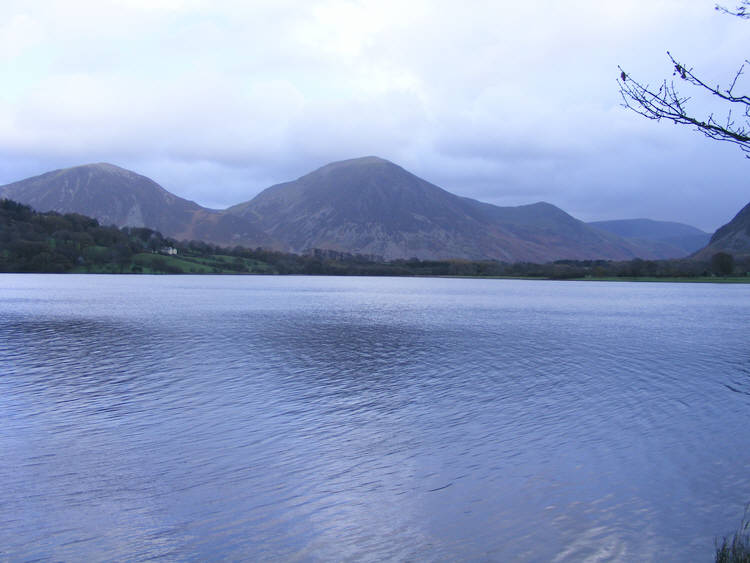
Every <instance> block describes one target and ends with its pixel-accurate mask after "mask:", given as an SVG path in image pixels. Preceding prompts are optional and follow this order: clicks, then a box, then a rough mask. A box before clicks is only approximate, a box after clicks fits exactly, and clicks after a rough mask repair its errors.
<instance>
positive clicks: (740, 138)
mask: <svg viewBox="0 0 750 563" xmlns="http://www.w3.org/2000/svg"><path fill="white" fill-rule="evenodd" d="M748 2H750V0H748ZM667 55H668V56H669V59H670V61H671V62H672V65H673V67H674V72H673V73H672V75H673V76H677V77H678V78H679V79H680V80H683V81H685V82H687V83H688V84H690V85H691V86H694V87H696V88H698V89H699V90H702V91H704V92H707V93H708V94H710V95H712V96H715V97H717V98H719V99H721V100H723V101H724V102H727V103H729V104H730V107H729V109H728V110H727V115H726V118H725V119H723V120H721V122H720V121H718V120H717V119H716V118H715V117H714V114H712V113H711V114H709V115H708V116H706V117H704V118H699V117H696V116H695V115H692V114H691V113H689V112H688V109H687V107H688V102H689V101H690V98H689V97H687V96H683V95H681V94H680V93H679V91H678V90H677V87H676V86H675V83H674V81H667V80H664V81H663V82H662V84H661V85H660V86H659V89H658V90H655V89H653V88H651V87H650V86H649V85H648V84H642V83H640V82H638V81H637V80H635V79H633V78H632V77H631V76H630V75H629V74H627V73H626V72H625V71H624V70H623V69H622V67H618V68H619V69H620V78H619V80H618V84H619V86H620V94H621V96H622V99H623V102H624V104H623V105H624V106H625V107H626V108H628V109H630V110H632V111H634V112H635V113H637V114H639V115H642V116H643V117H646V118H648V119H653V120H656V121H659V120H661V119H666V120H668V121H672V122H673V123H680V124H684V125H690V126H692V127H694V128H695V129H696V130H697V131H700V132H701V133H703V134H704V135H706V136H707V137H709V138H711V139H715V140H717V141H727V142H730V143H734V144H736V145H738V146H739V147H740V149H742V151H744V152H745V153H746V156H747V158H750V96H746V95H738V94H736V93H735V88H736V86H737V82H738V80H739V79H740V77H741V76H742V75H743V73H744V70H745V65H744V64H743V65H742V66H741V67H740V68H739V70H738V71H737V73H736V74H735V76H734V80H732V82H731V84H730V85H729V87H728V88H722V87H721V86H718V85H717V86H709V85H708V83H706V82H705V81H704V80H702V79H700V78H699V77H698V76H696V74H695V73H694V72H693V69H692V68H688V67H686V66H685V65H684V64H682V63H681V62H679V61H678V60H677V59H675V58H674V57H673V56H672V55H671V53H667ZM737 109H739V113H740V114H741V115H742V117H741V118H740V119H739V120H737V119H735V118H734V115H736V114H737V111H735V110H737Z"/></svg>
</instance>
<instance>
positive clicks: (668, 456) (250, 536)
mask: <svg viewBox="0 0 750 563" xmlns="http://www.w3.org/2000/svg"><path fill="white" fill-rule="evenodd" d="M749 298H750V286H719V285H698V284H635V283H627V284H625V283H622V284H606V283H595V282H589V283H578V282H559V283H558V282H520V281H501V280H458V279H389V278H316V277H211V276H204V277H191V276H179V277H152V276H53V275H45V276H39V275H2V276H0V452H2V460H3V461H2V464H0V559H8V560H12V561H15V560H42V561H57V560H102V559H106V560H129V561H138V560H150V559H156V558H160V559H166V560H188V561H190V560H195V561H197V560H206V559H229V560H274V561H277V560H290V561H299V560H373V561H380V560H384V559H386V560H420V561H422V560H428V561H455V560H472V561H474V560H493V561H508V560H518V561H540V560H549V561H553V560H555V561H582V560H587V559H588V560H595V561H643V560H658V561H680V560H710V558H711V556H712V550H713V539H714V536H716V535H720V534H725V533H728V532H729V531H731V529H732V528H733V526H734V525H735V524H736V523H737V522H738V520H739V517H740V516H741V513H742V507H743V505H744V503H746V502H747V501H750V433H748V431H747V427H748V418H749V415H750V347H749V346H748V342H750V322H749V321H750V299H749Z"/></svg>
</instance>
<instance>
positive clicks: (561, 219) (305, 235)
mask: <svg viewBox="0 0 750 563" xmlns="http://www.w3.org/2000/svg"><path fill="white" fill-rule="evenodd" d="M227 211H228V212H229V213H233V214H235V215H237V216H240V217H245V218H250V219H252V220H253V221H257V222H258V224H259V225H260V226H261V227H262V228H263V229H264V230H265V231H266V232H267V233H268V234H269V235H271V236H272V237H273V238H275V239H278V240H281V241H283V242H284V243H286V244H287V246H288V248H289V249H291V250H292V251H295V252H301V251H304V250H306V249H308V248H330V249H334V250H341V251H347V252H357V253H362V254H372V255H380V256H384V257H386V258H390V259H395V258H410V257H419V258H429V259H439V258H467V259H487V258H491V259H498V260H505V261H530V262H546V261H550V260H556V259H562V258H572V259H587V258H592V259H595V258H610V259H629V258H632V257H635V256H637V255H639V254H640V253H641V251H642V250H643V249H641V248H640V247H639V246H638V245H635V244H632V243H629V242H628V241H625V240H623V239H621V238H619V237H617V236H615V235H611V234H609V233H604V232H602V231H601V230H598V229H594V228H591V227H589V226H587V225H586V224H585V223H583V222H581V221H578V220H577V219H574V218H573V217H571V216H570V215H568V214H567V213H565V212H564V211H562V210H560V209H558V208H557V207H555V206H553V205H550V204H548V203H536V204H532V205H524V206H520V207H497V206H494V205H490V204H487V203H482V202H479V201H476V200H472V199H469V198H463V197H459V196H456V195H454V194H451V193H449V192H447V191H445V190H443V189H442V188H439V187H438V186H435V185H433V184H431V183H429V182H427V181H425V180H423V179H421V178H418V177H417V176H415V175H414V174H411V173H409V172H407V171H406V170H404V169H403V168H401V167H400V166H397V165H396V164H393V163H392V162H389V161H387V160H384V159H381V158H377V157H372V156H371V157H364V158H357V159H352V160H345V161H341V162H334V163H331V164H328V165H326V166H323V167H322V168H319V169H318V170H315V171H314V172H311V173H310V174H307V175H305V176H302V177H301V178H299V179H297V180H294V181H292V182H285V183H283V184H278V185H275V186H272V187H270V188H268V189H266V190H265V191H263V192H261V193H260V194H258V195H257V196H256V197H255V198H254V199H252V200H250V201H247V202H245V203H241V204H239V205H235V206H233V207H230V208H229V209H228V210H227Z"/></svg>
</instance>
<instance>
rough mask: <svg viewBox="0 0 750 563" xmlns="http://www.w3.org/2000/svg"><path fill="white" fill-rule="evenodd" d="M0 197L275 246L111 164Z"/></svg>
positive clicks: (245, 224) (239, 223)
mask: <svg viewBox="0 0 750 563" xmlns="http://www.w3.org/2000/svg"><path fill="white" fill-rule="evenodd" d="M0 197H2V198H7V199H12V200H15V201H18V202H20V203H24V204H26V205H30V206H31V207H33V208H34V209H36V210H37V211H42V212H44V211H57V212H58V213H81V214H82V215H87V216H89V217H94V218H96V219H97V220H98V221H99V222H100V223H101V224H102V225H117V226H119V227H122V226H125V225H128V226H131V227H148V228H150V229H154V230H157V231H160V232H161V233H162V234H164V235H166V236H170V237H174V238H177V239H180V240H182V239H196V240H204V241H207V242H212V243H215V244H224V245H228V244H238V245H245V246H251V247H255V246H265V247H274V246H279V245H278V243H275V241H273V240H272V239H271V238H270V237H269V236H268V235H267V234H266V233H265V232H263V231H262V230H261V229H259V228H258V227H257V226H256V225H254V224H252V223H251V222H250V221H247V220H243V219H241V218H239V217H236V216H233V215H230V214H227V213H222V212H219V211H214V210H210V209H206V208H204V207H201V206H200V205H198V204H197V203H195V202H192V201H188V200H186V199H183V198H181V197H178V196H176V195H174V194H172V193H170V192H168V191H167V190H165V189H164V188H162V187H161V186H160V185H159V184H157V183H156V182H154V181H153V180H151V179H149V178H147V177H145V176H141V175H140V174H136V173H135V172H131V171H130V170H125V169H124V168H120V167H118V166H114V165H112V164H106V163H99V164H87V165H83V166H75V167H73V168H65V169H62V170H54V171H52V172H47V173H46V174H41V175H40V176H34V177H32V178H27V179H26V180H21V181H19V182H14V183H12V184H7V185H5V186H1V187H0Z"/></svg>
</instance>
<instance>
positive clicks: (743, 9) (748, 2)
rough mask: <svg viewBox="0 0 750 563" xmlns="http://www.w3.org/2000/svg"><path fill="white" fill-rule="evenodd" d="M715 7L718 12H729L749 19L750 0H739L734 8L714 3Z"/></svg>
mask: <svg viewBox="0 0 750 563" xmlns="http://www.w3.org/2000/svg"><path fill="white" fill-rule="evenodd" d="M715 9H716V10H718V11H720V12H724V13H725V14H729V15H731V16H737V17H738V18H745V19H750V0H740V3H739V4H738V5H737V7H736V8H735V9H734V10H730V9H728V8H725V7H724V6H721V5H720V4H716V8H715Z"/></svg>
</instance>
